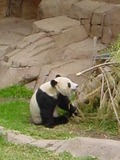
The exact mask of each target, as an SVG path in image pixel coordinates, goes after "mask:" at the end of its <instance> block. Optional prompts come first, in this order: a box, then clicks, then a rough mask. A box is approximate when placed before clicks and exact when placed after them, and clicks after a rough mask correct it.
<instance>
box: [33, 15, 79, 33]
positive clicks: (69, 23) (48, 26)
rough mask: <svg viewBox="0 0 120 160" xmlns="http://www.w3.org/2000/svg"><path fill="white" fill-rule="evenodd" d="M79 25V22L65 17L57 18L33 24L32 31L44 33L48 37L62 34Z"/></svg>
mask: <svg viewBox="0 0 120 160" xmlns="http://www.w3.org/2000/svg"><path fill="white" fill-rule="evenodd" d="M76 25H80V22H79V21H77V20H74V19H71V18H68V17H67V16H58V17H54V18H46V19H43V20H39V21H36V22H34V23H33V31H34V32H40V31H44V32H46V33H49V35H56V34H60V33H62V32H63V31H64V30H66V29H68V28H71V27H74V26H76Z"/></svg>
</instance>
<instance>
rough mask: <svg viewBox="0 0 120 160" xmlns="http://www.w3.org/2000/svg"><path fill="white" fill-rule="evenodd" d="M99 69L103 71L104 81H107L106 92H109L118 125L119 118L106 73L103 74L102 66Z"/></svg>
mask: <svg viewBox="0 0 120 160" xmlns="http://www.w3.org/2000/svg"><path fill="white" fill-rule="evenodd" d="M100 69H101V71H102V73H103V75H104V77H105V80H106V83H107V87H108V92H109V95H110V100H111V103H112V106H113V110H114V113H115V116H116V118H117V121H118V124H119V126H120V120H119V116H118V113H117V110H116V106H115V103H114V99H113V97H112V94H111V90H110V85H109V81H108V78H107V76H106V74H105V71H104V70H103V69H102V68H100Z"/></svg>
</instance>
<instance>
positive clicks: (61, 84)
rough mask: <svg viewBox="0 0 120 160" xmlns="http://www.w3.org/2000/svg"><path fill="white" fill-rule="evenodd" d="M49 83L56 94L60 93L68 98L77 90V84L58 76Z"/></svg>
mask: <svg viewBox="0 0 120 160" xmlns="http://www.w3.org/2000/svg"><path fill="white" fill-rule="evenodd" d="M50 83H51V86H52V87H53V88H55V89H56V91H57V92H58V93H61V94H62V95H64V96H70V95H71V94H72V93H73V92H75V91H76V90H77V88H78V84H76V83H74V82H72V81H71V80H70V79H69V78H66V77H61V76H60V75H57V76H56V78H55V79H54V80H51V82H50Z"/></svg>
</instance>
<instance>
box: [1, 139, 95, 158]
mask: <svg viewBox="0 0 120 160" xmlns="http://www.w3.org/2000/svg"><path fill="white" fill-rule="evenodd" d="M43 159H44V160H96V159H95V158H92V157H85V158H80V157H73V156H72V155H71V154H69V153H66V152H63V153H60V154H57V153H55V152H51V151H47V150H45V149H41V148H37V147H32V146H29V145H16V144H13V143H10V142H8V141H6V139H5V138H3V137H2V136H0V160H43Z"/></svg>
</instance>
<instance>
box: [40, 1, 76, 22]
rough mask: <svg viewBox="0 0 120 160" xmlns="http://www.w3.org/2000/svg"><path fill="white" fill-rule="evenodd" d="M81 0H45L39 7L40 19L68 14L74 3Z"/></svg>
mask: <svg viewBox="0 0 120 160" xmlns="http://www.w3.org/2000/svg"><path fill="white" fill-rule="evenodd" d="M77 1H79V0H43V1H42V2H41V3H40V4H39V7H38V19H43V18H49V17H56V16H61V15H67V14H68V12H69V10H70V7H71V5H72V4H73V3H75V2H77Z"/></svg>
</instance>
